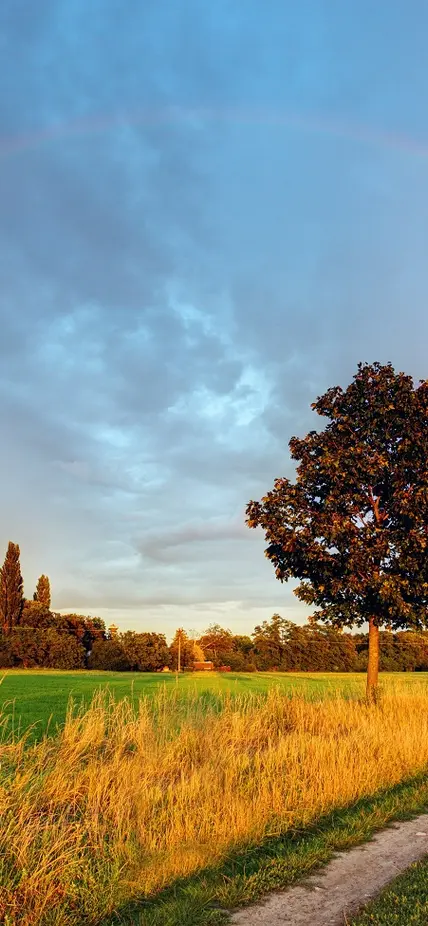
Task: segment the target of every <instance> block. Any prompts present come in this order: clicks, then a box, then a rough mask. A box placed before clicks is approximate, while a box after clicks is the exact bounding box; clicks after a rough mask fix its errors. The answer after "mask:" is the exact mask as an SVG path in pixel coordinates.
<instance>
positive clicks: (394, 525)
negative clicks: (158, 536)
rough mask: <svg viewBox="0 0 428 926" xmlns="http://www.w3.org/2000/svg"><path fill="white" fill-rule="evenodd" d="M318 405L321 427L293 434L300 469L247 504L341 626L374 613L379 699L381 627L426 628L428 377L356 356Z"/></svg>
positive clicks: (278, 558)
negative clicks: (350, 370)
mask: <svg viewBox="0 0 428 926" xmlns="http://www.w3.org/2000/svg"><path fill="white" fill-rule="evenodd" d="M312 408H313V409H314V410H315V411H316V412H317V413H318V414H319V415H321V416H322V417H325V418H327V419H329V423H328V424H327V425H326V427H325V428H324V430H323V431H320V432H317V431H311V432H310V433H309V434H307V435H306V437H305V438H303V439H301V440H300V439H298V438H296V437H293V438H292V439H291V441H290V444H289V446H290V451H291V456H292V459H293V460H296V461H297V478H296V481H295V482H294V483H292V482H291V481H290V480H289V479H287V478H280V479H276V480H275V483H274V487H273V489H272V490H271V491H269V492H268V493H267V495H266V496H265V497H264V498H263V499H262V500H261V501H259V502H255V501H251V502H249V504H248V506H247V524H248V526H249V527H250V528H255V527H258V526H260V527H262V528H263V530H264V531H265V538H266V541H267V543H268V546H267V549H266V556H267V557H268V559H270V560H271V562H272V563H273V565H274V568H275V574H276V577H277V578H278V579H280V581H287V580H288V579H290V578H292V577H293V578H298V579H300V585H299V586H298V587H297V588H296V589H295V594H296V595H297V597H298V598H300V599H301V601H304V602H306V603H307V604H310V605H315V606H316V608H317V609H318V610H317V612H316V615H315V617H316V619H317V620H320V621H324V622H327V623H329V624H330V625H332V626H335V627H343V626H352V625H357V626H361V625H362V624H364V623H365V622H368V624H369V657H368V670H367V695H368V699H369V700H373V699H375V696H376V688H377V684H378V670H379V628H380V627H381V626H382V625H390V626H391V627H392V628H393V629H399V628H413V629H415V628H418V627H419V628H420V627H423V626H426V624H427V608H428V557H427V540H428V469H427V459H428V381H424V382H420V383H419V385H418V386H417V387H415V386H414V384H413V380H412V378H411V377H410V376H407V375H405V374H404V373H395V371H394V369H393V367H392V366H391V364H387V365H385V366H382V365H380V364H379V363H375V364H373V365H369V364H359V366H358V371H357V373H356V374H355V376H354V379H353V381H352V383H351V384H350V385H349V386H348V387H347V389H345V390H343V389H342V388H341V387H340V386H336V387H333V388H332V389H329V390H328V392H326V393H325V395H323V396H321V397H319V398H318V399H317V401H316V402H315V403H314V404H313V405H312Z"/></svg>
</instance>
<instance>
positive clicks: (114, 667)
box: [88, 636, 131, 672]
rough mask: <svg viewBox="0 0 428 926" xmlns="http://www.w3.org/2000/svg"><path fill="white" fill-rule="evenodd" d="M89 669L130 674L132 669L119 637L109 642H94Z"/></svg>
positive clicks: (99, 640)
mask: <svg viewBox="0 0 428 926" xmlns="http://www.w3.org/2000/svg"><path fill="white" fill-rule="evenodd" d="M88 668H89V669H103V670H104V671H110V672H129V670H130V668H131V666H130V663H129V659H128V658H127V656H126V653H125V649H124V647H123V646H122V643H121V642H120V640H119V639H118V638H117V636H116V637H114V638H113V639H109V640H101V639H98V640H94V643H93V645H92V650H91V654H90V656H89V662H88Z"/></svg>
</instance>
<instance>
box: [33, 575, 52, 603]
mask: <svg viewBox="0 0 428 926" xmlns="http://www.w3.org/2000/svg"><path fill="white" fill-rule="evenodd" d="M33 599H34V601H38V602H39V604H41V605H43V608H44V609H45V610H46V611H50V608H51V586H50V582H49V579H48V577H47V576H45V575H41V576H40V578H39V580H38V582H37V588H36V591H35V592H34V595H33Z"/></svg>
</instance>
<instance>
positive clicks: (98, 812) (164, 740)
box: [0, 685, 428, 926]
mask: <svg viewBox="0 0 428 926" xmlns="http://www.w3.org/2000/svg"><path fill="white" fill-rule="evenodd" d="M0 761H1V767H0V814H1V832H0V922H8V923H10V924H15V923H19V924H26V926H27V924H28V926H30V924H31V926H42V924H47V923H48V924H49V926H55V924H58V926H59V924H61V926H63V924H67V926H69V924H76V923H82V922H88V923H97V922H99V921H100V920H101V919H102V917H103V916H105V915H107V914H108V913H109V912H110V911H112V910H113V909H114V908H115V907H116V906H117V905H118V904H120V903H121V902H123V901H126V900H127V899H128V898H131V897H132V896H135V895H138V896H141V895H142V894H146V895H148V894H151V893H153V892H155V891H157V890H159V889H160V888H162V887H163V886H164V885H166V884H168V883H170V882H172V881H173V880H174V879H175V878H177V877H179V876H184V875H188V874H190V873H192V872H194V871H196V870H197V869H198V868H200V867H202V866H205V865H209V864H212V863H215V862H218V861H219V860H220V859H221V858H223V857H224V856H225V855H226V854H227V853H229V852H230V851H231V850H232V849H233V848H234V847H235V846H237V845H242V844H243V843H248V842H254V843H257V842H260V841H261V840H262V839H263V837H265V836H266V835H267V834H276V833H280V832H284V831H285V830H287V829H288V828H289V827H294V826H296V825H298V826H304V825H305V824H308V823H309V822H311V821H313V820H314V819H316V818H317V817H319V816H320V815H321V814H323V813H324V812H326V811H328V810H331V809H332V808H334V807H339V806H342V807H343V806H344V805H346V804H350V803H352V802H354V801H356V800H357V799H358V798H360V797H362V796H364V795H369V794H373V793H375V792H376V791H378V790H379V789H381V788H384V787H386V786H391V785H393V784H395V783H397V782H399V781H400V780H402V779H403V778H405V777H407V776H409V775H411V774H414V773H417V772H419V771H421V770H423V769H425V768H426V767H427V766H428V692H427V691H426V689H423V688H418V686H417V685H412V686H411V687H410V686H409V687H407V686H403V687H402V688H401V689H400V688H399V689H397V690H396V691H395V692H392V693H389V694H386V695H385V696H384V697H383V699H382V701H381V704H380V706H378V707H377V708H369V707H367V706H366V705H365V704H364V703H363V702H358V701H356V700H347V699H345V698H343V697H337V698H330V699H326V700H324V701H317V702H313V701H312V702H311V701H307V700H305V699H304V698H302V697H298V696H292V697H290V696H286V695H283V694H280V693H278V691H277V690H273V691H271V693H270V694H269V695H268V696H267V698H262V697H260V696H246V697H242V696H241V697H240V696H236V697H233V698H232V697H227V696H226V697H224V698H222V699H217V700H216V701H215V702H214V703H212V704H211V706H210V705H209V704H208V705H207V704H206V703H204V702H203V700H201V699H200V698H198V697H196V696H195V697H190V698H185V699H181V698H178V697H176V696H174V695H170V694H167V693H166V692H165V691H161V692H160V693H159V695H158V696H157V698H156V699H155V700H154V701H152V700H150V699H142V700H141V701H140V702H139V704H138V706H137V708H135V707H134V706H133V705H132V704H131V703H130V702H129V701H127V700H122V701H120V702H118V703H116V702H115V701H114V699H113V698H112V697H110V696H109V695H108V694H105V693H104V694H98V695H96V697H94V699H93V701H92V703H91V705H90V707H89V708H88V709H87V710H86V711H85V712H82V711H80V712H79V711H75V710H73V708H72V707H71V708H70V710H69V712H68V716H67V720H66V723H65V726H64V728H63V729H62V730H61V732H59V733H58V734H57V735H56V736H55V737H52V738H46V739H44V740H43V741H41V742H39V743H37V744H35V745H31V744H30V743H28V742H25V739H20V740H17V741H9V742H7V741H4V742H3V744H2V745H0Z"/></svg>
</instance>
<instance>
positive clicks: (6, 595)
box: [0, 541, 24, 634]
mask: <svg viewBox="0 0 428 926" xmlns="http://www.w3.org/2000/svg"><path fill="white" fill-rule="evenodd" d="M19 557H20V550H19V545H18V544H17V543H12V542H11V541H9V545H8V548H7V552H6V557H5V561H4V564H3V566H2V568H1V569H0V621H1V626H2V630H3V633H6V634H7V633H10V632H11V630H12V628H13V627H16V626H17V625H18V624H19V622H20V620H21V614H22V610H23V607H24V594H23V581H22V575H21V566H20V561H19Z"/></svg>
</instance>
